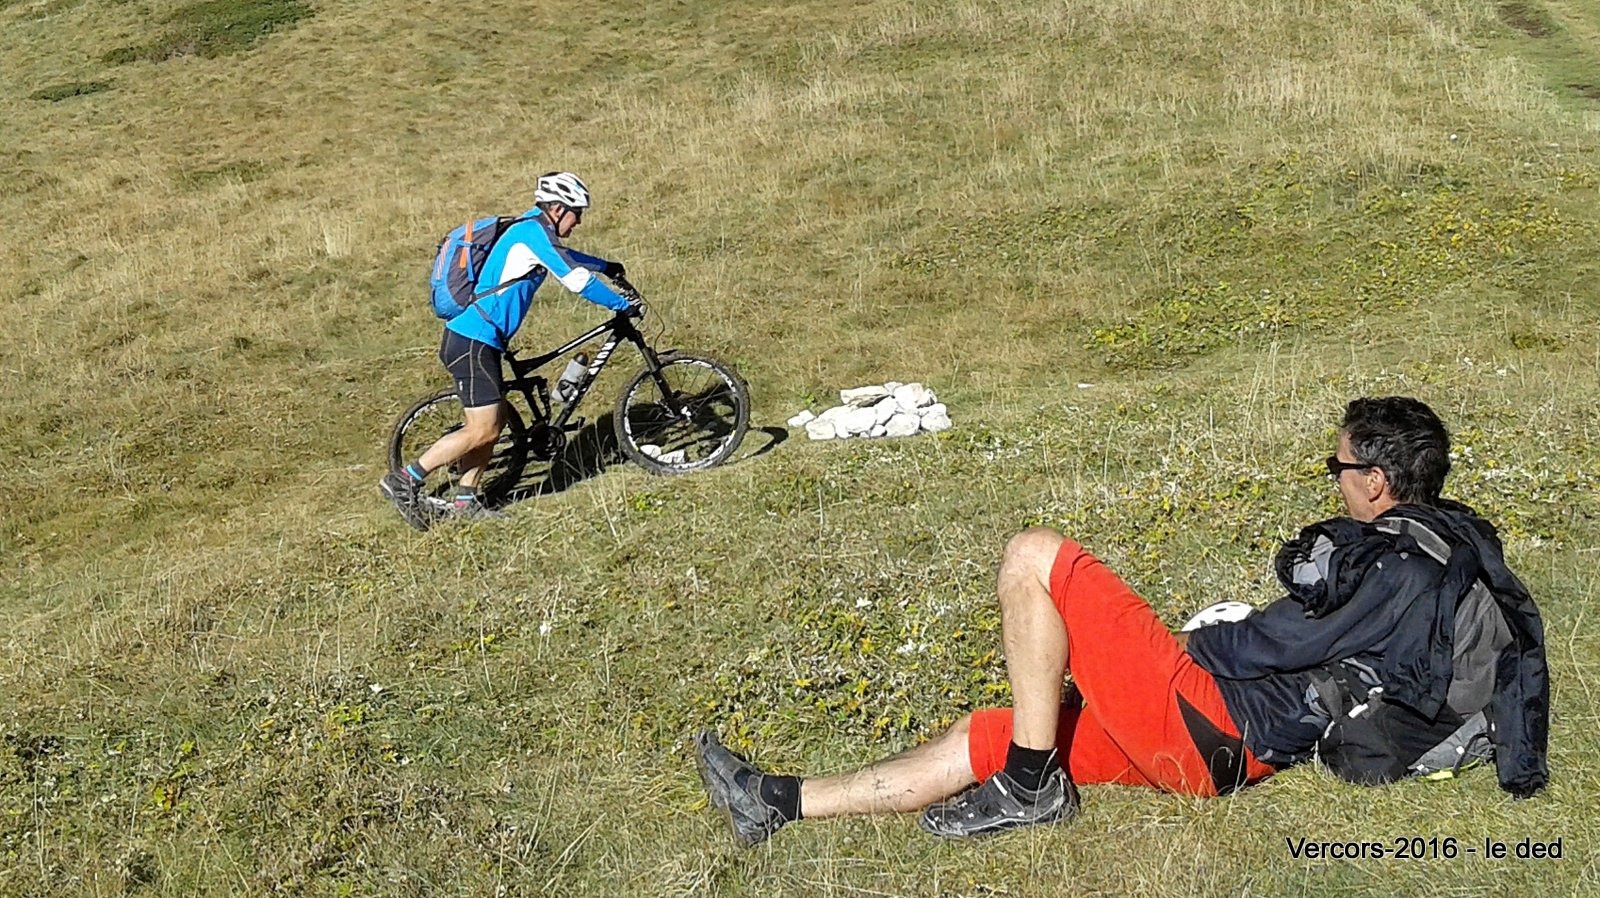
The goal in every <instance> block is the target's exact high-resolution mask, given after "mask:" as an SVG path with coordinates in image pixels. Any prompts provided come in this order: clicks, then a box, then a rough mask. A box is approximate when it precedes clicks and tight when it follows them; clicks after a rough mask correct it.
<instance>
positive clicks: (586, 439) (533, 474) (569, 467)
mask: <svg viewBox="0 0 1600 898" xmlns="http://www.w3.org/2000/svg"><path fill="white" fill-rule="evenodd" d="M626 461H627V459H626V458H625V457H624V456H623V454H622V447H621V446H620V445H618V443H617V431H616V425H615V423H613V421H612V419H611V418H610V417H609V416H607V417H605V418H602V419H600V420H598V421H593V422H590V423H588V424H585V425H583V427H582V428H581V429H579V430H578V431H577V432H576V433H574V434H571V435H570V436H568V437H567V444H566V446H564V447H562V450H561V452H560V453H558V454H557V455H556V457H555V458H554V459H552V460H548V461H545V460H541V459H538V458H530V459H528V465H527V467H526V468H525V469H524V470H523V472H522V477H521V478H520V479H519V480H518V481H517V484H516V486H513V487H512V488H511V489H510V490H509V491H508V492H507V493H506V495H505V497H504V498H502V499H501V500H500V502H499V506H500V507H501V508H504V507H506V506H509V505H515V504H517V503H518V502H524V501H527V500H529V499H537V498H539V497H541V496H551V495H555V494H557V493H563V492H566V491H567V490H569V489H572V488H573V487H574V486H577V485H578V484H580V483H583V482H584V481H586V480H590V479H592V478H594V477H598V476H599V475H600V474H602V473H604V472H605V470H606V469H607V468H611V467H615V466H616V465H619V464H624V463H626Z"/></svg>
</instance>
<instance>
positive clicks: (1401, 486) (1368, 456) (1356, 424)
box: [1339, 396, 1450, 505]
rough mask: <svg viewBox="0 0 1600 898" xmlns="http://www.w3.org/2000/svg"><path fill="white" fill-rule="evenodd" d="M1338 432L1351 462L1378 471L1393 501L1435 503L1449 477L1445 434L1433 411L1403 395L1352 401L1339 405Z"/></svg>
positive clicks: (1448, 452) (1448, 459)
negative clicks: (1347, 442) (1341, 415)
mask: <svg viewBox="0 0 1600 898" xmlns="http://www.w3.org/2000/svg"><path fill="white" fill-rule="evenodd" d="M1339 429H1340V430H1342V431H1344V432H1345V433H1346V434H1348V435H1349V436H1350V451H1351V452H1352V453H1354V454H1355V457H1356V460H1357V461H1359V462H1362V463H1364V464H1369V465H1372V466H1373V467H1376V468H1381V469H1382V470H1383V474H1384V476H1385V477H1387V478H1388V479H1389V494H1390V495H1391V496H1393V497H1394V499H1395V501H1396V502H1402V503H1412V504H1420V505H1432V504H1434V503H1435V502H1437V501H1438V499H1439V493H1440V492H1441V491H1442V490H1443V489H1444V478H1445V475H1447V474H1449V473H1450V433H1449V431H1447V430H1445V428H1444V422H1443V421H1440V420H1439V416H1438V415H1436V414H1434V413H1433V409H1431V408H1428V406H1427V405H1425V404H1423V403H1422V402H1421V401H1419V400H1416V399H1412V398H1411V397H1409V396H1384V397H1382V398H1379V399H1371V398H1363V399H1357V400H1355V401H1354V402H1351V403H1350V404H1349V405H1347V406H1345V408H1344V422H1343V423H1342V424H1340V425H1339Z"/></svg>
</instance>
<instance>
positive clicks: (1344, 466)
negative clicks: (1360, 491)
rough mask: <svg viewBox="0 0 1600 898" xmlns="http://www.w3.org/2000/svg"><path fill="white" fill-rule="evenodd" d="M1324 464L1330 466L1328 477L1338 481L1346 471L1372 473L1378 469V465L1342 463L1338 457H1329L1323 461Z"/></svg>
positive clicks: (1355, 462) (1357, 462)
mask: <svg viewBox="0 0 1600 898" xmlns="http://www.w3.org/2000/svg"><path fill="white" fill-rule="evenodd" d="M1322 463H1323V464H1325V465H1327V466H1328V476H1329V477H1332V478H1333V479H1334V480H1338V479H1339V475H1340V474H1343V473H1344V472H1346V471H1370V470H1372V469H1373V468H1376V467H1377V465H1369V464H1367V463H1366V462H1359V461H1340V460H1339V456H1337V455H1330V456H1328V457H1327V458H1325V459H1323V460H1322Z"/></svg>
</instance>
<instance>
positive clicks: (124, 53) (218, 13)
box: [101, 0, 315, 65]
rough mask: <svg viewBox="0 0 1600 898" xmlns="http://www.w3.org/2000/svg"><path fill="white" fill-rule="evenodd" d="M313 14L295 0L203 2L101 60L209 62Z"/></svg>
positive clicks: (240, 51)
mask: <svg viewBox="0 0 1600 898" xmlns="http://www.w3.org/2000/svg"><path fill="white" fill-rule="evenodd" d="M313 12H315V10H313V9H312V7H311V6H310V5H309V4H306V3H301V2H299V0H205V2H203V3H196V4H193V5H191V6H186V7H184V8H182V9H180V10H178V11H177V12H175V13H173V14H172V15H171V16H169V17H168V18H167V21H166V23H165V24H166V27H165V30H164V31H163V32H162V33H161V35H160V36H158V37H157V38H155V39H154V40H152V41H151V42H150V43H147V44H141V45H137V46H127V47H118V48H117V49H115V50H112V51H110V52H108V53H106V54H105V55H103V56H102V57H101V61H103V62H107V63H112V64H117V65H120V64H122V63H128V62H135V61H140V60H142V61H145V62H161V61H162V60H166V59H173V58H176V57H179V56H200V57H203V58H206V59H211V58H214V57H218V56H227V55H230V54H233V53H243V52H244V51H246V50H248V49H250V48H251V47H253V46H255V45H256V44H257V43H258V42H260V41H261V40H262V39H264V38H265V37H267V35H269V34H272V33H273V32H276V31H282V30H284V29H286V28H289V27H290V26H292V25H294V24H295V23H296V22H299V21H300V20H301V19H305V18H307V17H309V16H311V15H312V13H313Z"/></svg>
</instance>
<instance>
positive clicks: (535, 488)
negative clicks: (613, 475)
mask: <svg viewBox="0 0 1600 898" xmlns="http://www.w3.org/2000/svg"><path fill="white" fill-rule="evenodd" d="M787 439H789V430H788V428H786V427H775V426H774V427H751V428H750V429H749V430H748V431H746V432H745V436H744V441H743V443H742V445H740V447H739V450H738V452H736V453H735V454H734V456H733V457H732V458H729V459H728V460H727V461H725V462H723V463H722V465H721V466H720V467H728V466H730V465H737V464H742V463H743V462H746V461H749V460H751V459H753V458H757V457H759V456H762V455H766V454H767V453H769V452H771V451H772V450H773V449H776V448H777V447H778V446H779V445H780V444H782V443H783V442H784V441H785V440H787ZM752 443H754V444H755V445H754V446H752ZM625 464H629V462H628V459H627V456H625V455H623V453H622V447H621V445H620V444H619V443H618V441H617V430H616V423H615V422H614V421H613V419H611V418H610V417H606V418H603V419H601V420H599V421H595V422H592V423H589V424H585V425H584V426H583V427H582V429H580V430H579V431H578V432H577V433H575V434H573V435H572V436H569V437H568V438H567V445H566V446H565V447H564V448H563V449H562V450H561V453H560V454H559V455H558V456H557V457H556V458H555V459H554V460H552V461H541V460H539V459H536V458H530V459H529V460H528V465H527V468H526V469H525V470H524V471H523V473H522V477H521V478H520V479H519V480H518V481H517V483H516V485H515V486H513V487H512V488H511V489H510V490H509V491H508V492H507V493H506V494H505V496H504V497H503V498H501V499H500V501H499V502H498V503H496V507H497V508H506V507H508V506H512V505H516V504H517V503H519V502H525V501H527V500H529V499H538V498H540V497H542V496H552V495H556V494H558V493H563V492H566V491H567V490H569V489H571V488H573V487H574V486H577V485H578V484H580V483H583V482H585V481H587V480H591V479H593V478H595V477H598V476H600V475H601V474H603V473H605V471H606V470H607V469H609V468H613V467H617V466H619V465H625Z"/></svg>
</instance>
